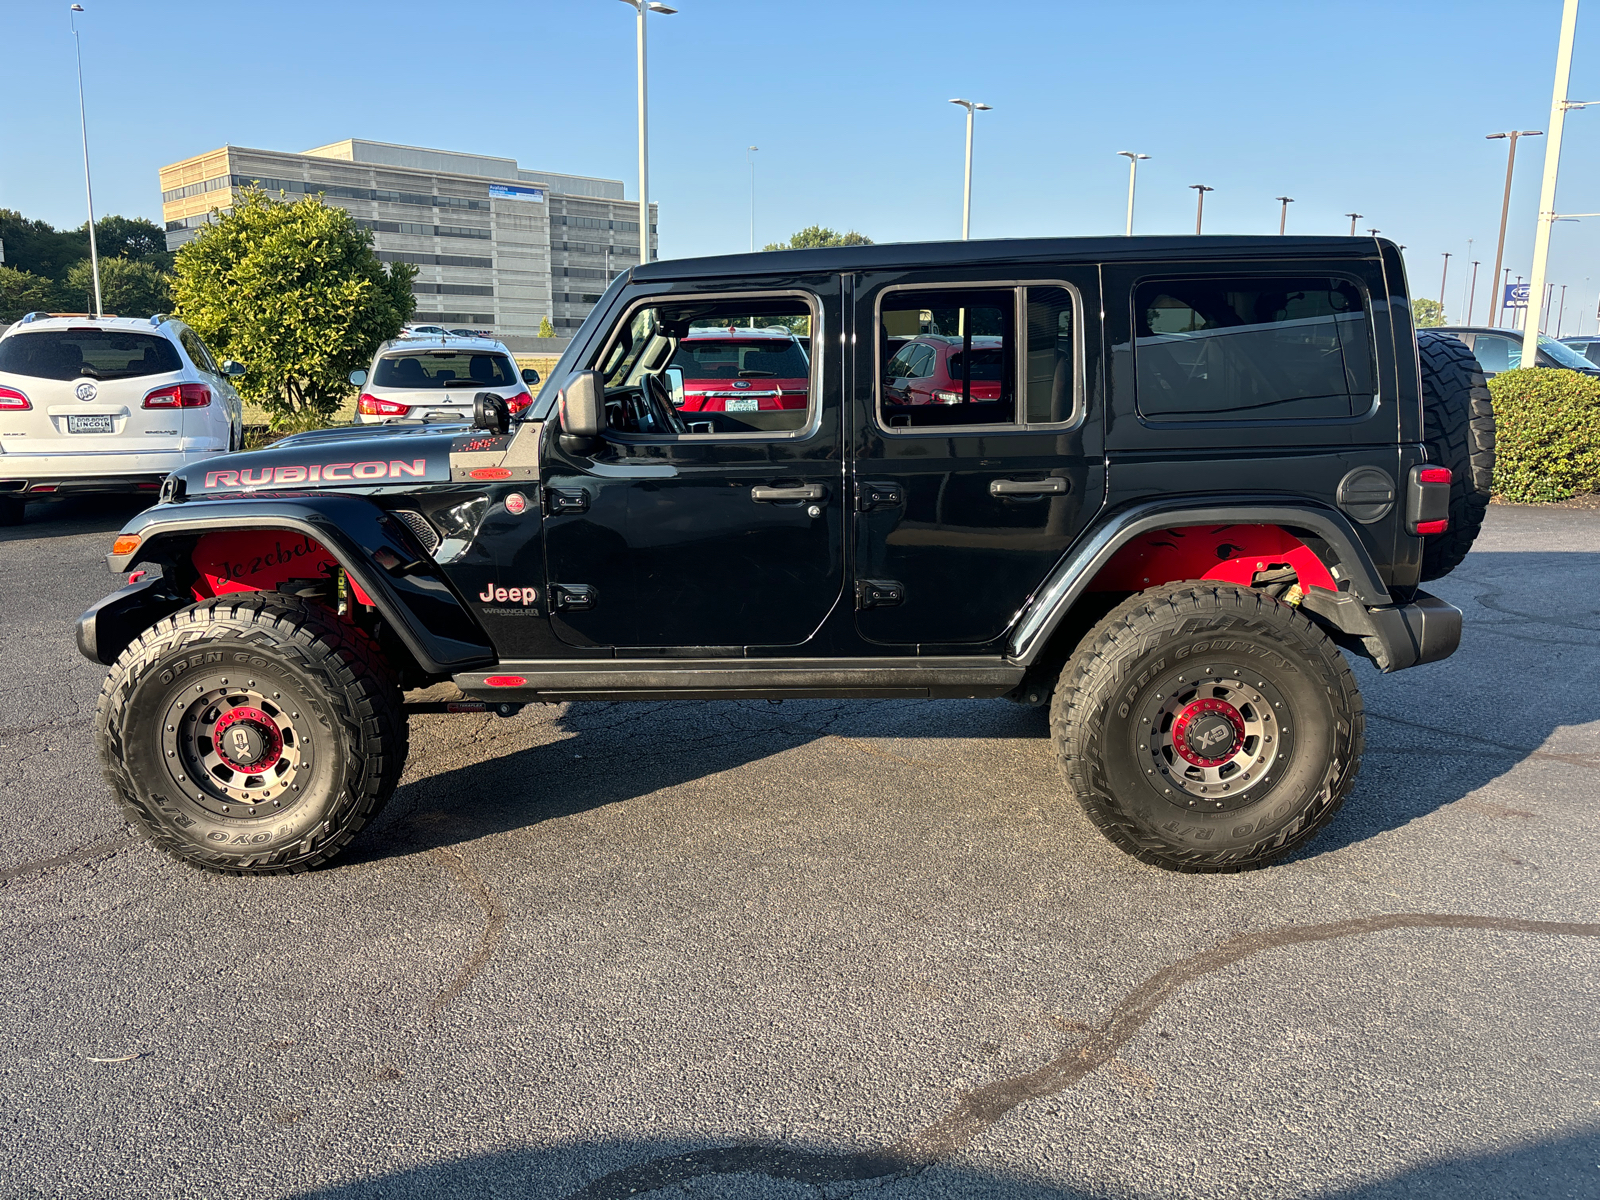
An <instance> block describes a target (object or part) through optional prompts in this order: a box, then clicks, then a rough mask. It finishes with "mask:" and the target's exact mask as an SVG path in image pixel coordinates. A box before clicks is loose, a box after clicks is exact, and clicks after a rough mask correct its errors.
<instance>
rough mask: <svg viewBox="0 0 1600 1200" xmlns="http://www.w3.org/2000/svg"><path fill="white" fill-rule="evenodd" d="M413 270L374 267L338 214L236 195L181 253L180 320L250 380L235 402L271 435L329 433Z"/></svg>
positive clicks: (400, 312)
mask: <svg viewBox="0 0 1600 1200" xmlns="http://www.w3.org/2000/svg"><path fill="white" fill-rule="evenodd" d="M416 273H417V269H416V268H415V267H414V266H411V265H410V264H409V263H391V264H389V265H388V266H387V267H385V265H384V264H383V263H381V262H379V261H378V256H377V255H376V254H375V253H373V250H372V235H371V234H370V233H368V232H367V231H366V230H364V229H362V228H361V227H360V226H358V225H357V224H356V223H355V219H354V218H353V217H351V216H350V214H349V213H347V212H345V211H344V209H342V208H336V207H333V206H331V205H328V204H324V203H323V202H322V198H321V197H320V196H307V197H306V198H305V199H303V200H297V201H295V202H294V203H292V204H290V203H278V202H274V201H272V200H269V199H268V198H267V194H266V193H265V192H263V191H261V190H260V189H259V188H251V189H248V190H246V191H245V192H243V193H240V194H236V199H235V202H234V208H233V211H232V212H230V213H225V214H222V215H220V216H214V217H213V219H212V223H211V224H209V225H206V226H202V227H201V229H200V231H199V232H198V233H197V234H196V236H195V238H194V240H193V241H191V242H189V243H187V244H186V245H185V246H183V247H182V248H181V249H180V250H179V251H178V260H177V279H176V281H175V283H174V286H173V294H174V297H175V298H176V301H177V303H176V309H175V311H176V314H177V315H178V316H181V317H182V318H183V319H184V320H185V321H187V322H188V323H189V324H190V325H191V326H192V327H193V328H194V329H195V331H196V332H198V333H199V334H200V336H201V337H202V338H204V339H205V340H206V341H207V343H209V344H210V346H211V347H212V349H213V350H215V351H216V352H217V353H218V354H219V355H223V356H226V357H228V358H234V359H238V360H239V361H240V362H242V363H244V364H245V366H246V367H247V368H248V370H247V372H246V373H245V374H244V375H243V376H242V377H240V379H239V381H238V384H237V386H238V388H239V393H240V395H241V396H243V397H244V398H245V399H247V400H252V401H254V402H255V403H257V404H260V405H261V406H262V407H263V408H265V409H266V410H267V412H268V417H269V421H270V423H271V424H272V426H273V427H274V428H285V427H295V426H297V427H308V426H310V425H311V424H313V423H314V422H316V421H324V420H326V418H327V417H329V416H330V415H332V413H333V412H334V410H335V409H337V408H338V407H339V404H340V402H341V401H342V400H343V399H344V397H345V395H346V394H347V393H348V392H349V390H350V383H349V380H348V378H347V376H348V375H349V373H350V372H351V371H352V370H354V369H356V368H358V367H365V366H366V365H367V363H368V362H369V361H371V358H372V354H373V351H375V350H376V349H377V348H378V346H379V344H380V343H382V342H384V341H386V340H387V339H389V338H392V337H394V336H396V335H397V334H398V333H399V332H400V329H401V327H402V326H403V325H404V324H405V322H406V320H407V318H409V317H410V316H411V314H412V312H414V311H415V309H416V300H415V298H414V297H413V296H412V295H411V281H412V280H413V279H414V278H416Z"/></svg>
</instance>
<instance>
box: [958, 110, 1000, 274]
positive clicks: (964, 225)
mask: <svg viewBox="0 0 1600 1200" xmlns="http://www.w3.org/2000/svg"><path fill="white" fill-rule="evenodd" d="M950 103H951V104H959V105H960V106H961V107H962V108H964V109H966V110H967V184H966V190H965V191H963V192H962V194H961V240H962V241H963V242H964V241H966V240H967V239H968V238H969V237H971V236H972V118H973V116H974V114H976V113H980V112H989V111H990V110H991V109H992V107H993V106H992V105H988V104H980V103H978V102H977V101H976V100H952V101H950Z"/></svg>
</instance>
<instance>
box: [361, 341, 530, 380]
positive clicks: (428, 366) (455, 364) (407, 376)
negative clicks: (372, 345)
mask: <svg viewBox="0 0 1600 1200" xmlns="http://www.w3.org/2000/svg"><path fill="white" fill-rule="evenodd" d="M519 378H520V377H519V376H518V374H517V369H516V367H515V365H513V364H512V362H511V360H510V359H508V358H507V357H506V356H505V355H503V354H484V353H475V352H473V351H470V350H423V351H418V352H417V353H414V354H390V355H386V356H385V357H383V358H380V359H379V360H378V369H377V372H376V373H375V375H374V377H373V380H372V383H373V386H375V387H381V388H413V389H415V388H465V387H476V388H501V387H513V386H515V384H516V383H517V381H518V379H519Z"/></svg>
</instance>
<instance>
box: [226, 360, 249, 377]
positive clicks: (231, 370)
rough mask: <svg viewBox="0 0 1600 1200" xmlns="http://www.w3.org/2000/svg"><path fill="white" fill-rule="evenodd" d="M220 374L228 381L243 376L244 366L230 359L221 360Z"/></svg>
mask: <svg viewBox="0 0 1600 1200" xmlns="http://www.w3.org/2000/svg"><path fill="white" fill-rule="evenodd" d="M222 373H223V374H224V375H226V376H228V377H229V378H230V379H231V378H237V377H238V376H240V375H243V374H244V364H243V363H241V362H234V361H233V359H231V358H225V359H223V360H222Z"/></svg>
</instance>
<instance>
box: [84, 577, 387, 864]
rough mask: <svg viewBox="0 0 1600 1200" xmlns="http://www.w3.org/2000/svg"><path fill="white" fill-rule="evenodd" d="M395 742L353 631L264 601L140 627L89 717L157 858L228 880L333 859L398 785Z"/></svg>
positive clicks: (370, 655)
mask: <svg viewBox="0 0 1600 1200" xmlns="http://www.w3.org/2000/svg"><path fill="white" fill-rule="evenodd" d="M406 732H407V731H406V720H405V715H404V713H403V711H402V709H401V707H400V693H399V689H398V687H397V686H396V684H395V682H394V680H393V679H392V678H391V677H390V675H389V673H388V672H387V671H386V669H385V668H384V666H383V664H382V660H381V658H380V656H379V654H378V652H377V650H376V647H375V646H374V645H373V644H372V643H371V642H370V641H369V640H368V639H367V638H366V636H365V635H364V634H362V633H361V632H360V631H358V630H355V629H353V628H351V627H349V626H348V625H345V624H344V623H343V622H341V621H339V620H338V619H337V618H336V617H334V616H333V615H332V614H331V613H328V612H327V611H325V610H323V609H321V608H318V607H316V606H315V605H312V604H309V603H307V602H305V601H302V600H297V599H294V598H290V597H284V596H278V595H272V596H267V595H263V594H260V593H247V594H239V595H234V596H228V597H226V598H223V599H219V600H212V601H209V602H207V603H204V604H199V605H195V606H194V607H192V608H187V609H183V610H181V611H180V612H177V613H174V614H173V615H172V616H170V617H167V618H165V619H163V620H161V621H159V622H157V623H156V624H155V625H154V626H152V627H151V628H150V629H147V630H145V632H144V633H142V634H141V635H140V636H139V637H138V638H137V639H136V640H135V641H134V642H133V644H132V645H130V646H129V647H128V648H127V649H126V650H124V651H123V652H122V654H121V655H120V656H119V657H118V659H117V661H116V663H115V664H114V665H113V666H112V668H111V673H110V675H109V676H108V677H107V678H106V682H105V686H104V687H103V688H102V689H101V692H100V702H99V706H98V708H97V710H96V716H95V733H96V740H97V742H98V745H99V751H100V760H101V765H102V767H103V768H104V770H105V773H106V779H107V781H108V782H109V783H110V784H111V787H112V790H113V792H114V793H115V795H116V798H117V801H118V803H119V804H120V805H121V806H122V810H123V812H124V813H125V814H126V815H127V816H128V817H129V818H130V819H131V820H132V821H133V822H134V824H135V825H136V826H137V827H138V828H139V829H140V830H141V831H142V832H143V833H144V834H145V836H146V837H147V838H148V839H149V840H150V841H151V842H152V843H153V844H154V845H156V846H157V847H159V848H160V849H162V850H164V851H166V852H167V853H168V854H171V855H173V856H174V857H176V858H179V859H182V860H184V861H185V862H188V863H191V864H193V865H194V866H198V867H202V868H204V869H206V870H209V871H218V872H222V873H225V874H233V875H276V874H284V873H287V872H291V871H304V870H307V869H308V868H310V867H314V866H317V865H319V864H321V863H324V862H327V861H328V860H329V859H331V858H333V857H334V856H335V855H336V854H338V853H339V852H340V851H341V850H343V849H344V847H345V846H346V845H348V844H349V842H350V840H351V839H352V838H354V837H355V835H356V833H357V832H358V831H359V830H360V829H361V828H362V827H363V826H364V825H365V824H366V823H367V822H368V821H370V820H371V819H372V818H373V817H374V816H375V815H376V814H377V812H378V810H379V809H381V808H382V807H383V804H384V802H385V801H386V800H388V798H389V795H390V794H391V793H392V792H393V791H394V788H395V785H396V783H397V782H398V781H399V777H400V771H401V769H402V767H403V766H404V764H405V756H406Z"/></svg>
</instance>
